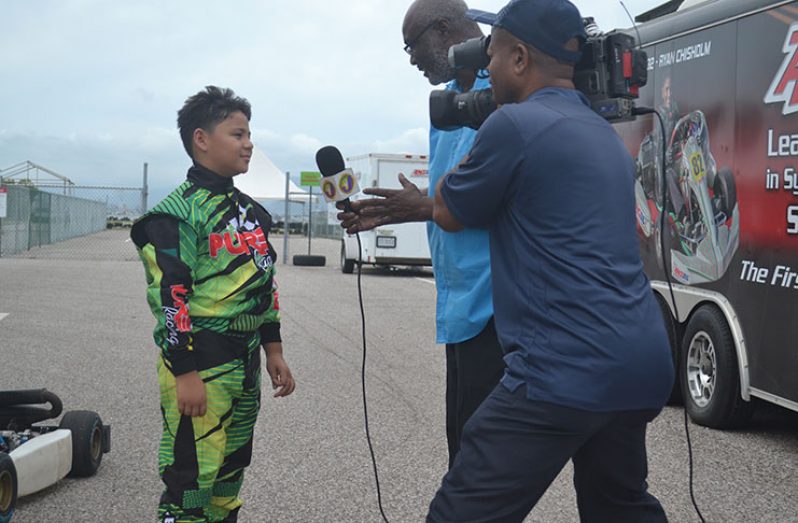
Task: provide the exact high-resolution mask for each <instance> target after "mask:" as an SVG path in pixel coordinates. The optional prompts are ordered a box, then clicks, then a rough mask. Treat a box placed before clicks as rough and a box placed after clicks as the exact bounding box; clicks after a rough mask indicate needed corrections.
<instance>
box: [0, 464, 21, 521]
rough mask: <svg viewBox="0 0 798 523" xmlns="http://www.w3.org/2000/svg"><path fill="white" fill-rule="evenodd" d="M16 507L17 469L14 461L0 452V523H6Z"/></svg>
mask: <svg viewBox="0 0 798 523" xmlns="http://www.w3.org/2000/svg"><path fill="white" fill-rule="evenodd" d="M16 506H17V468H16V467H15V466H14V460H12V459H11V456H9V455H8V454H6V453H5V452H0V523H8V522H9V521H11V516H13V515H14V508H15V507H16Z"/></svg>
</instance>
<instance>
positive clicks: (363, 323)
mask: <svg viewBox="0 0 798 523" xmlns="http://www.w3.org/2000/svg"><path fill="white" fill-rule="evenodd" d="M355 237H356V238H357V298H358V302H359V303H360V321H361V323H360V324H361V326H362V330H361V332H362V336H363V364H362V366H361V368H360V384H361V386H362V390H363V422H364V426H365V428H366V442H368V445H369V454H370V455H371V465H372V467H373V468H374V483H375V485H376V486H377V505H378V506H379V508H380V515H381V516H382V520H383V521H384V522H385V523H389V522H388V517H387V516H386V515H385V510H384V509H383V507H382V492H381V490H380V475H379V473H378V472H377V458H376V457H375V456H374V445H373V444H372V443H371V432H370V431H369V411H368V402H367V401H366V310H365V308H364V307H363V287H362V285H361V282H360V277H361V275H362V273H363V246H362V244H361V243H360V233H359V232H358V233H356V234H355Z"/></svg>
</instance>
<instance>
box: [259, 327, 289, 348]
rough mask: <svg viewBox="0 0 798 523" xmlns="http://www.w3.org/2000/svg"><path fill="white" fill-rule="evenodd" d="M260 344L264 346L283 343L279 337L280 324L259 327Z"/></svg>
mask: <svg viewBox="0 0 798 523" xmlns="http://www.w3.org/2000/svg"><path fill="white" fill-rule="evenodd" d="M259 330H260V343H261V345H265V344H267V343H270V342H273V341H283V339H282V338H281V337H280V322H277V323H264V324H263V325H261V326H260V329H259Z"/></svg>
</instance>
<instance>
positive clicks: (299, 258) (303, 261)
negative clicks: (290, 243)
mask: <svg viewBox="0 0 798 523" xmlns="http://www.w3.org/2000/svg"><path fill="white" fill-rule="evenodd" d="M293 262H294V265H297V266H299V267H324V265H325V264H326V263H327V258H325V257H324V256H315V255H311V254H295V255H294V258H293Z"/></svg>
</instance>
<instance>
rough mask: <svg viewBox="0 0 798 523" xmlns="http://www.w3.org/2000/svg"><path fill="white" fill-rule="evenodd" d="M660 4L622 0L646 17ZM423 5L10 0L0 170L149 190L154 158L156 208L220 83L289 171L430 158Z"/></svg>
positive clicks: (0, 8) (617, 16)
mask: <svg viewBox="0 0 798 523" xmlns="http://www.w3.org/2000/svg"><path fill="white" fill-rule="evenodd" d="M663 2H664V0H625V4H626V7H627V8H628V9H629V10H630V12H631V13H632V15H633V16H635V15H637V14H639V13H641V12H644V11H647V10H648V9H650V8H652V7H654V6H656V5H659V4H661V3H663ZM410 3H411V2H410V0H349V1H343V0H341V1H338V0H290V1H278V0H237V1H236V2H221V1H218V0H214V1H211V0H135V1H134V0H2V2H1V3H0V13H2V20H3V30H2V31H0V78H1V80H0V169H5V168H7V167H10V166H12V165H14V164H16V163H19V162H24V161H26V160H30V161H32V162H35V163H38V164H40V165H43V166H45V167H48V168H50V169H52V170H54V171H57V172H59V173H61V174H63V175H65V176H68V177H69V178H71V179H72V180H73V181H75V182H76V183H78V184H93V185H96V184H102V185H127V186H131V185H135V186H139V185H140V184H141V172H142V165H143V163H144V162H148V164H149V172H150V188H151V198H150V205H152V204H154V203H155V200H157V199H159V198H160V197H162V196H164V195H165V194H166V192H167V190H168V189H169V188H171V187H173V186H175V185H177V184H178V183H180V181H181V180H182V179H183V177H184V176H185V171H186V167H187V166H188V164H189V162H188V159H187V157H186V156H185V153H184V152H183V149H182V146H181V144H180V140H179V137H178V134H177V130H176V123H175V119H176V111H177V109H179V108H180V106H181V105H182V103H183V101H184V100H185V99H186V97H187V96H189V95H191V94H193V93H195V92H197V91H198V90H200V89H201V88H202V87H203V86H205V85H210V84H214V85H219V86H226V87H231V88H233V89H234V90H235V91H236V93H237V94H239V95H241V96H244V97H246V98H247V99H248V100H249V101H250V102H251V103H252V106H253V116H252V122H251V126H252V132H253V141H254V142H255V144H256V145H257V146H259V147H260V148H261V149H263V150H264V151H265V152H266V153H267V155H268V156H269V157H270V158H271V159H272V160H273V161H274V163H275V164H276V165H277V166H278V167H280V168H281V169H282V170H287V171H291V172H292V173H296V172H299V171H300V170H315V169H316V167H315V162H314V155H315V152H316V150H317V149H318V148H319V147H321V146H322V145H326V144H333V145H336V146H337V147H338V148H339V149H340V150H341V151H342V153H343V154H344V156H350V155H357V154H363V153H369V152H391V153H417V154H424V153H426V152H427V150H428V146H427V126H428V122H429V118H428V115H427V98H428V96H429V91H430V89H432V86H430V85H429V83H428V82H427V81H426V79H425V78H423V77H422V76H421V74H420V73H419V72H418V71H417V70H416V69H415V68H414V67H411V66H410V65H409V62H408V57H407V55H406V54H405V53H404V51H403V50H402V46H403V41H402V35H401V26H402V19H403V17H404V13H405V11H406V9H407V7H408V6H409V5H410ZM505 3H506V0H471V1H470V2H469V5H470V6H471V7H473V8H477V9H483V10H488V11H494V12H495V11H497V10H498V9H500V8H501V7H502V6H503V5H504V4H505ZM575 3H576V5H577V6H578V7H579V8H580V10H581V12H582V14H583V16H593V17H594V18H595V19H596V21H597V22H598V23H599V26H600V27H601V28H602V29H604V30H605V31H606V30H609V29H612V28H616V27H622V28H625V27H629V26H630V25H631V22H630V20H629V18H628V17H627V15H626V13H625V12H624V10H623V7H622V6H621V4H620V2H619V1H618V0H575ZM483 29H484V30H485V31H487V30H488V28H484V27H483Z"/></svg>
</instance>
